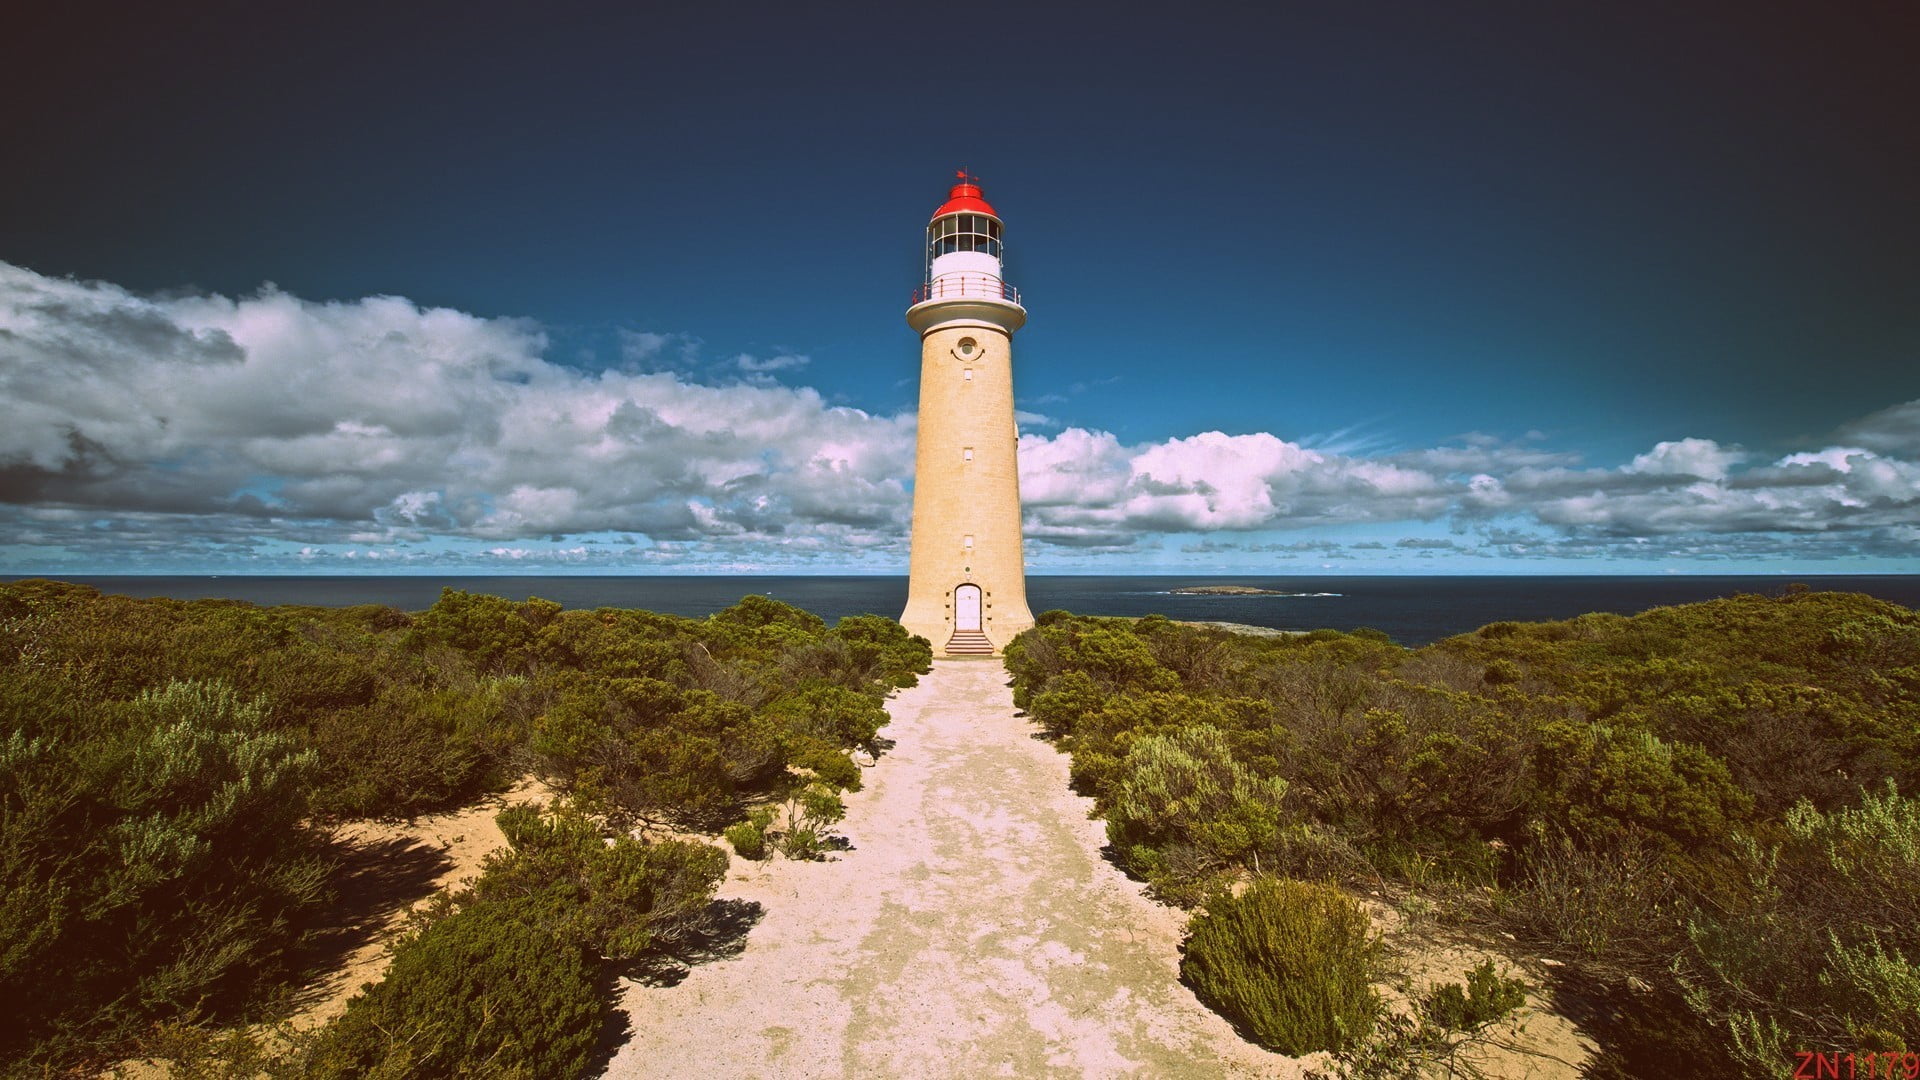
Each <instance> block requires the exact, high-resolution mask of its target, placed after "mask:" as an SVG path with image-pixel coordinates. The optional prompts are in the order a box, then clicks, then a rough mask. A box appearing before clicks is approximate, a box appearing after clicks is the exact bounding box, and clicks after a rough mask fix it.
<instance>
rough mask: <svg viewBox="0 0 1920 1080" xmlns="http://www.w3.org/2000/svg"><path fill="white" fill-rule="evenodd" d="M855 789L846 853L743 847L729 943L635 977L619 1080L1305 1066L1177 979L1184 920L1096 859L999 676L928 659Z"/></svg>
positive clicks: (1049, 752) (1098, 835)
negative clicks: (752, 907) (743, 929)
mask: <svg viewBox="0 0 1920 1080" xmlns="http://www.w3.org/2000/svg"><path fill="white" fill-rule="evenodd" d="M889 712H890V713H891V714H892V717H893V722H892V725H891V726H890V727H888V728H887V729H886V730H885V734H886V735H887V736H888V737H889V738H891V739H893V740H895V743H896V745H895V746H894V748H893V749H892V750H891V751H890V752H888V753H887V754H886V756H885V757H883V758H882V759H881V760H880V762H879V764H878V765H876V766H875V767H874V768H872V769H870V770H868V772H867V776H866V786H865V789H864V790H862V791H861V792H859V793H857V794H854V795H851V796H849V797H848V798H847V817H846V820H845V821H844V822H843V823H842V825H841V832H842V833H843V834H844V835H845V836H846V837H847V838H848V840H849V841H850V842H851V844H852V848H851V850H847V851H841V852H838V853H836V854H835V858H836V859H837V861H830V862H793V861H787V860H783V859H778V858H775V859H772V860H769V861H767V862H763V863H753V862H748V861H747V860H744V859H735V860H734V864H733V870H732V872H731V873H730V874H729V875H728V878H727V881H726V883H725V884H724V885H722V886H721V890H720V891H721V895H722V896H725V897H738V898H740V899H742V900H747V901H754V902H758V903H759V904H761V905H762V906H763V907H764V909H765V915H764V917H763V918H762V920H761V921H760V922H759V924H758V925H757V926H755V927H754V928H753V930H752V932H751V933H750V934H749V935H748V937H747V939H746V943H745V948H744V950H743V951H741V952H740V953H739V954H738V955H736V956H734V957H732V958H729V959H725V960H720V961H717V962H713V963H707V964H702V965H699V966H696V967H694V968H693V969H692V970H691V971H690V972H689V973H688V974H687V976H686V978H685V979H684V981H681V982H680V983H678V984H677V985H673V986H660V985H630V986H629V987H628V988H627V990H626V993H625V996H624V998H623V1000H622V1007H623V1008H624V1009H625V1010H626V1011H627V1012H628V1013H629V1014H630V1016H631V1020H632V1027H633V1036H632V1038H631V1041H629V1042H628V1043H627V1044H626V1045H625V1046H623V1047H622V1048H621V1049H620V1051H619V1053H618V1054H617V1056H616V1057H615V1058H614V1060H613V1062H612V1064H611V1066H610V1068H609V1070H608V1075H609V1076H613V1077H663V1078H664V1077H698V1078H700V1080H711V1078H713V1077H719V1076H727V1077H837V1076H847V1077H854V1076H859V1077H872V1076H896V1077H915V1076H1022V1077H1025V1076H1129V1075H1138V1076H1154V1077H1175V1076H1297V1075H1299V1074H1300V1069H1299V1068H1298V1066H1297V1065H1296V1064H1295V1063H1294V1062H1293V1061H1292V1060H1290V1059H1287V1058H1283V1057H1278V1056H1275V1055H1272V1054H1269V1053H1267V1052H1265V1051H1262V1050H1260V1049H1258V1048H1257V1047H1254V1046H1252V1045H1250V1044H1248V1043H1246V1042H1243V1041H1242V1040H1241V1039H1240V1038H1239V1037H1238V1036H1236V1035H1235V1034H1234V1033H1233V1031H1232V1029H1231V1028H1230V1027H1229V1026H1228V1025H1227V1023H1226V1021H1224V1020H1222V1019H1221V1018H1220V1017H1218V1016H1216V1015H1214V1014H1213V1013H1212V1012H1209V1011H1208V1010H1207V1009H1206V1008H1205V1007H1204V1006H1202V1005H1201V1004H1200V1003H1199V1002H1198V1001H1197V1000H1195V999H1194V996H1193V994H1192V993H1191V992H1189V991H1188V990H1187V989H1186V987H1185V986H1183V985H1181V983H1180V982H1179V951H1178V950H1179V942H1180V935H1181V929H1182V926H1183V923H1184V918H1185V916H1184V914H1183V913H1182V912H1180V911H1177V910H1175V909H1171V908H1166V907H1162V906H1160V905H1158V904H1155V903H1153V902H1151V901H1149V900H1147V899H1146V898H1145V897H1144V896H1143V895H1142V893H1141V886H1140V885H1139V884H1137V883H1135V882H1132V881H1129V880H1128V879H1127V878H1126V877H1125V876H1124V875H1122V874H1121V873H1120V871H1118V870H1116V869H1115V868H1114V867H1113V866H1112V865H1111V864H1109V863H1108V862H1107V861H1106V860H1104V859H1102V858H1101V856H1100V847H1101V845H1102V844H1103V843H1104V842H1105V834H1104V831H1103V827H1102V825H1101V824H1100V823H1099V822H1098V821H1092V820H1089V819H1088V817H1087V810H1088V807H1089V806H1090V805H1091V800H1089V799H1085V798H1081V797H1079V796H1076V795H1074V794H1073V793H1072V792H1071V791H1069V790H1068V787H1067V759H1066V757H1065V756H1064V755H1061V754H1058V753H1056V752H1055V751H1054V750H1053V749H1052V748H1051V747H1050V746H1048V745H1047V744H1046V743H1044V742H1041V741H1038V740H1037V739H1035V738H1033V728H1032V726H1031V725H1030V724H1029V723H1028V722H1027V721H1026V720H1025V719H1024V718H1022V717H1020V716H1018V715H1016V713H1015V710H1014V706H1013V697H1012V693H1011V691H1010V690H1009V689H1008V688H1007V674H1006V671H1005V670H1004V669H1003V668H1002V667H1001V666H1000V664H999V663H997V662H994V661H986V660H943V661H936V662H935V664H934V667H933V672H932V674H931V675H929V676H927V677H925V678H923V679H922V680H921V682H920V685H918V686H916V687H914V688H912V689H909V690H905V691H902V692H901V693H900V694H899V695H898V696H897V697H896V698H894V700H893V701H892V702H891V703H890V707H889Z"/></svg>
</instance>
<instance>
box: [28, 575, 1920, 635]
mask: <svg viewBox="0 0 1920 1080" xmlns="http://www.w3.org/2000/svg"><path fill="white" fill-rule="evenodd" d="M15 580H17V579H15ZM63 580H67V581H74V582H78V583H81V584H85V585H91V586H93V587H95V588H97V589H100V590H101V591H102V592H108V593H121V594H125V595H128V596H170V597H175V598H178V599H183V600H193V599H200V598H207V597H213V598H221V599H228V600H243V601H247V602H249V603H254V604H263V605H264V604H310V605H320V606H346V605H351V604H386V605H388V606H391V607H396V608H400V609H402V610H407V611H417V610H420V609H422V608H425V607H428V606H430V605H431V604H432V603H433V602H434V600H435V598H437V597H438V596H439V595H440V590H441V589H442V588H454V589H462V590H466V591H468V592H481V593H492V594H494V595H497V596H505V597H508V598H510V599H514V600H524V599H526V598H527V597H530V596H539V597H544V598H546V599H548V600H553V601H557V602H558V603H560V604H562V605H564V606H566V607H569V608H597V607H622V608H646V609H648V610H651V611H660V612H666V613H668V614H673V615H689V616H696V617H698V616H706V615H711V614H713V613H714V612H716V611H719V610H720V609H722V608H724V607H727V606H729V605H731V604H735V603H738V602H739V600H740V598H741V597H743V596H746V595H748V594H750V593H756V594H759V595H762V596H771V597H773V598H774V599H776V600H782V601H785V602H786V603H789V604H792V605H794V606H796V607H800V608H805V609H806V610H808V611H811V612H813V613H814V614H816V615H819V616H820V617H821V618H823V619H826V620H827V621H828V622H830V623H831V622H833V621H835V620H837V619H839V618H841V617H842V616H846V615H858V614H866V613H872V614H880V615H886V616H889V617H898V616H899V614H900V610H901V609H902V608H903V607H905V606H906V602H907V579H906V578H904V577H736V576H699V577H633V576H629V577H579V576H564V577H431V576H408V577H400V576H375V575H361V576H356V577H311V576H307V577H255V576H222V577H153V576H113V577H69V578H63ZM1793 583H1800V584H1804V585H1806V586H1807V587H1808V588H1811V589H1818V590H1833V591H1839V592H1859V593H1867V594H1868V595H1871V596H1877V597H1879V598H1881V599H1883V600H1891V601H1893V602H1894V603H1897V604H1901V605H1904V606H1906V607H1920V575H1874V576H1820V575H1770V576H1765V577H1753V576H1728V577H1705V576H1693V575H1688V576H1677V575H1667V576H1659V577H1616V576H1584V577H1540V576H1525V577H1519V576H1507V577H1461V576H1447V577H1390V576H1378V575H1376V576H1370V577H1331V576H1330V577H1292V576H1290V577H1197V576H1190V577H1170V576H1162V577H1121V576H1115V577H1093V576H1084V575H1074V576H1048V575H1034V576H1030V577H1028V578H1027V599H1028V603H1029V605H1030V606H1031V607H1032V608H1033V610H1034V612H1035V613H1036V614H1037V613H1039V612H1042V611H1046V610H1049V609H1052V608H1061V609H1064V610H1067V611H1071V612H1073V613H1075V614H1078V615H1120V616H1128V617H1138V616H1142V615H1155V614H1158V615H1165V616H1167V617H1168V618H1171V619H1180V620H1191V621H1200V622H1230V623H1240V624H1244V625H1249V626H1262V627H1269V628H1272V629H1276V630H1314V629H1319V628H1323V627H1325V628H1331V629H1335V630H1354V629H1358V628H1360V627H1363V626H1364V627H1372V628H1373V629H1375V630H1380V631H1383V632H1385V633H1386V634H1388V635H1389V636H1391V637H1392V638H1393V639H1394V640H1395V641H1397V642H1399V643H1401V644H1403V645H1409V646H1420V645H1426V644H1429V643H1431V642H1433V641H1437V640H1439V639H1440V638H1444V637H1450V636H1452V635H1454V634H1464V633H1468V632H1470V631H1473V630H1476V629H1479V628H1480V627H1481V626H1484V625H1486V624H1487V623H1490V622H1501V621H1505V620H1516V621H1531V620H1537V619H1567V618H1572V617H1573V616H1575V615H1581V614H1585V613H1587V612H1591V611H1610V612H1615V613H1618V614H1622V615H1631V614H1633V613H1635V612H1639V611H1645V610H1646V609H1648V608H1652V607H1660V606H1663V605H1667V604H1684V603H1690V602H1693V601H1696V600H1711V599H1714V598H1716V597H1722V596H1733V595H1735V594H1737V593H1759V594H1761V595H1778V594H1779V593H1781V592H1783V591H1785V589H1786V588H1787V587H1788V586H1789V585H1790V584H1793ZM1200 585H1248V586H1253V587H1255V588H1260V589H1268V590H1272V593H1273V594H1272V595H1260V596H1192V595H1182V594H1179V593H1177V592H1176V591H1175V590H1178V589H1181V588H1188V587H1193V586H1200Z"/></svg>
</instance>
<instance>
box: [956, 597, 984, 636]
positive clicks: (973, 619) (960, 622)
mask: <svg viewBox="0 0 1920 1080" xmlns="http://www.w3.org/2000/svg"><path fill="white" fill-rule="evenodd" d="M953 629H954V631H955V632H956V633H966V632H969V631H971V632H973V633H976V634H977V633H979V632H980V586H978V585H962V586H960V587H958V588H956V589H954V590H953Z"/></svg>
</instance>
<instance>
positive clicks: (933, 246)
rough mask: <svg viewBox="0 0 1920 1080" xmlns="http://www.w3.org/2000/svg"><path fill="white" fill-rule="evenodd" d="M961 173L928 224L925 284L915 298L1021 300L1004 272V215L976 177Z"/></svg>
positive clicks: (919, 299) (922, 299)
mask: <svg viewBox="0 0 1920 1080" xmlns="http://www.w3.org/2000/svg"><path fill="white" fill-rule="evenodd" d="M958 176H959V179H960V182H959V183H957V184H955V185H953V188H952V189H951V190H950V191H948V192H947V201H946V202H944V203H942V204H940V208H939V209H937V210H935V211H934V212H933V219H932V220H931V221H929V222H928V223H927V275H926V285H925V286H924V288H923V289H922V290H921V291H920V293H918V294H917V295H916V296H915V302H916V303H919V302H921V301H924V300H936V299H943V298H948V297H981V298H988V299H997V300H1011V301H1013V302H1014V303H1019V297H1018V296H1017V294H1015V293H1014V291H1013V290H1012V289H1011V288H1010V287H1009V286H1008V285H1007V284H1006V281H1005V279H1004V278H1003V277H1002V271H1001V265H1002V264H1001V255H1002V252H1003V250H1004V248H1003V247H1002V240H1001V236H1000V231H1001V228H1002V225H1001V222H1000V216H999V215H998V214H996V213H994V210H993V207H992V206H991V205H989V204H988V202H987V200H986V198H985V197H984V196H982V194H981V191H980V184H979V182H978V180H976V179H975V178H974V177H972V176H969V175H968V174H967V173H965V172H961V173H959V174H958Z"/></svg>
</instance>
